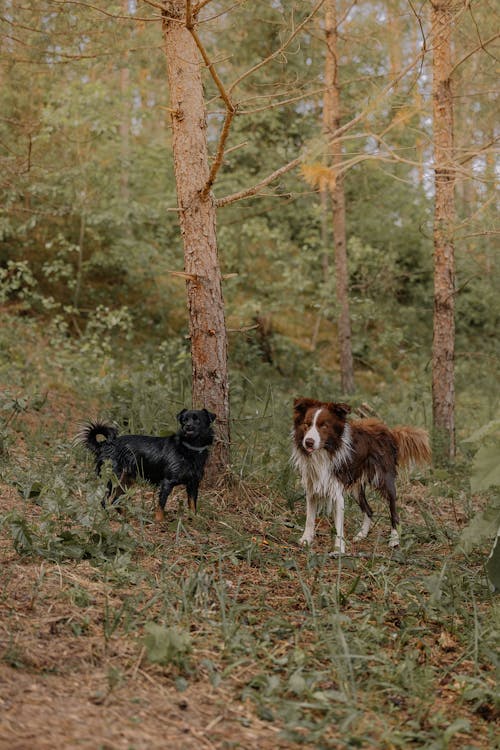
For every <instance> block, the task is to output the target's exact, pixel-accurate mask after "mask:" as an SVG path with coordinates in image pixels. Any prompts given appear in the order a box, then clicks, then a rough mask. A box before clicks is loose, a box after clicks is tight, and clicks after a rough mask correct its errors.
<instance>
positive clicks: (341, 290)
mask: <svg viewBox="0 0 500 750" xmlns="http://www.w3.org/2000/svg"><path fill="white" fill-rule="evenodd" d="M335 2H336V0H327V2H326V4H325V37H326V57H325V95H324V105H323V130H324V133H325V136H326V137H327V138H330V137H331V136H332V134H333V133H334V132H335V131H336V130H337V129H338V128H339V127H340V86H339V81H338V49H337V48H338V43H337V42H338V35H337V17H336V6H335ZM330 164H331V166H332V170H333V177H332V180H331V181H330V186H329V187H330V197H331V202H332V211H333V241H334V247H335V251H334V252H335V282H336V291H337V302H338V305H339V308H340V310H339V317H338V342H339V360H340V386H341V390H342V393H353V391H354V364H353V357H352V342H351V318H350V313H349V272H348V267H347V240H346V217H345V191H344V178H343V175H341V174H340V173H338V172H337V169H336V167H338V166H340V165H341V164H342V146H341V144H340V142H337V143H334V144H333V146H332V149H331V154H330Z"/></svg>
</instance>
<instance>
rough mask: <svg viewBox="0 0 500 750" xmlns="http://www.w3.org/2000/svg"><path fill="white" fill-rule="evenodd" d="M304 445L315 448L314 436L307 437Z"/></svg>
mask: <svg viewBox="0 0 500 750" xmlns="http://www.w3.org/2000/svg"><path fill="white" fill-rule="evenodd" d="M304 445H305V447H306V448H314V440H313V439H312V438H306V439H305V440H304Z"/></svg>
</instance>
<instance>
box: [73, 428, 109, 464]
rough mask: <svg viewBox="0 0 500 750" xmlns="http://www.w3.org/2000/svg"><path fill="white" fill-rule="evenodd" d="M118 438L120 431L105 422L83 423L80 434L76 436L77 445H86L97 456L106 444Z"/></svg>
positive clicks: (75, 442)
mask: <svg viewBox="0 0 500 750" xmlns="http://www.w3.org/2000/svg"><path fill="white" fill-rule="evenodd" d="M117 436H118V430H117V429H116V427H113V426H112V425H110V424H104V423H103V422H83V423H82V425H81V429H80V432H78V434H77V435H76V436H75V439H74V441H73V442H74V444H75V445H84V446H85V447H86V448H88V449H89V450H90V451H92V453H94V454H95V455H96V456H97V455H98V454H99V453H100V451H101V448H102V445H103V444H104V443H112V442H113V441H114V440H116V438H117Z"/></svg>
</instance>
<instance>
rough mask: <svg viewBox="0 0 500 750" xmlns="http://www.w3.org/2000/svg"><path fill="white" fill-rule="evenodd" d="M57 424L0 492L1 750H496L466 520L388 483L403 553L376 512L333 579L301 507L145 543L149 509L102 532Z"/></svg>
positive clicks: (237, 492) (213, 499) (87, 486)
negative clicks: (305, 544) (460, 542)
mask: <svg viewBox="0 0 500 750" xmlns="http://www.w3.org/2000/svg"><path fill="white" fill-rule="evenodd" d="M73 406H74V405H73V404H71V403H70V402H69V403H68V404H62V403H61V400H60V399H59V398H57V399H56V400H55V401H51V400H50V399H49V400H48V401H47V403H45V404H44V406H43V407H42V408H40V410H39V411H37V412H34V413H32V414H29V415H26V416H25V417H22V418H20V419H19V420H17V421H16V425H15V429H14V432H15V436H16V441H15V442H14V443H13V445H12V447H11V449H10V450H9V453H8V456H7V462H8V464H9V467H10V468H9V469H8V470H7V471H6V472H5V473H4V474H3V475H2V476H3V477H4V481H3V482H2V483H1V484H0V497H1V514H2V524H1V526H0V534H1V551H0V582H1V586H0V649H1V650H0V654H1V659H0V748H1V749H2V750H3V749H4V748H5V750H7V748H8V749H9V750H25V749H26V750H27V749H28V748H31V747H33V746H36V747H37V748H38V749H39V750H45V749H47V750H48V748H51V749H52V748H54V747H58V748H62V749H68V750H69V749H70V748H80V747H81V748H89V749H90V748H92V749H94V748H102V749H103V750H115V749H116V750H118V749H120V750H122V749H125V748H127V749H128V750H133V749H134V750H142V748H144V749H146V748H148V749H149V750H150V749H151V748H165V747H168V748H176V750H190V749H191V748H217V749H218V750H219V749H220V750H222V749H225V748H249V749H250V748H259V750H267V749H269V750H271V748H272V749H273V750H274V749H276V748H295V747H309V748H355V747H365V748H387V749H388V750H389V749H391V748H408V747H416V748H418V747H421V748H443V750H444V749H445V748H446V749H449V750H453V749H454V748H457V749H458V748H460V750H465V749H466V748H485V749H486V748H488V749H490V748H493V747H495V742H496V737H497V736H498V735H497V734H496V729H497V728H498V725H497V721H498V718H499V715H498V707H497V704H496V702H495V682H494V671H493V661H494V653H495V648H496V646H495V644H496V645H498V643H497V641H496V639H497V637H498V631H497V630H496V629H495V622H494V608H495V601H494V598H493V597H492V595H491V593H490V591H489V588H488V585H487V582H486V579H485V575H484V570H483V563H484V554H476V555H473V556H469V557H467V558H466V557H465V556H464V555H463V554H462V553H461V552H460V551H459V550H458V549H457V536H458V533H459V532H460V530H461V529H463V527H464V526H465V524H466V522H467V519H468V514H470V512H471V510H474V509H475V508H477V507H478V505H479V504H480V503H481V502H482V500H481V498H472V500H471V503H472V505H471V506H470V507H468V508H467V509H466V508H465V503H464V502H463V493H460V492H451V491H448V492H447V491H446V490H445V489H443V488H446V486H447V485H446V482H443V481H441V480H440V481H439V482H437V481H433V480H432V479H431V478H429V477H427V478H420V479H414V480H413V481H412V482H411V483H410V481H409V480H408V479H403V480H402V482H401V487H400V490H401V492H400V496H401V502H400V505H401V515H402V523H403V537H402V546H401V549H400V550H396V551H391V550H389V548H388V547H387V544H386V541H387V539H386V537H387V534H388V518H387V515H388V514H387V512H386V509H385V508H383V507H382V505H381V503H380V504H379V503H377V504H376V505H377V511H378V513H377V518H378V521H377V523H376V525H375V528H374V529H373V532H372V534H371V535H370V537H369V538H368V539H367V540H364V541H363V542H361V543H358V544H356V545H354V544H353V543H351V544H350V545H349V547H348V554H346V555H344V556H342V557H341V558H338V557H333V556H331V555H330V551H331V549H332V529H331V525H330V523H329V522H328V521H327V520H326V519H323V520H321V521H320V523H319V533H318V537H317V542H316V544H315V547H314V549H313V550H312V551H306V550H303V549H301V548H299V546H298V545H297V539H298V537H299V536H300V533H301V523H303V520H304V508H303V506H302V503H297V504H296V505H295V506H294V507H290V503H288V502H286V501H285V499H284V498H280V497H275V496H272V495H270V494H269V493H268V492H267V490H266V487H265V485H262V486H256V485H254V486H252V485H248V484H245V483H244V482H240V483H235V484H234V485H233V486H232V487H231V488H229V489H225V490H223V491H222V490H221V491H219V492H204V493H202V497H201V503H200V510H199V513H198V515H197V516H196V517H194V518H192V517H189V516H188V515H187V514H186V512H185V511H184V512H183V513H180V514H179V513H178V511H177V509H176V507H175V506H176V502H175V499H174V500H173V501H171V505H170V509H169V513H168V516H167V520H166V522H165V523H164V524H162V525H155V524H154V523H153V520H152V519H153V513H154V495H153V492H152V491H151V490H150V489H148V488H145V487H137V488H136V490H135V491H134V492H133V493H132V494H131V496H130V497H129V498H127V499H126V500H125V509H124V512H123V513H122V514H118V513H115V512H109V513H105V512H103V511H101V509H100V506H99V503H98V502H97V501H96V498H95V497H94V495H95V492H96V491H97V490H96V489H95V488H96V487H97V483H96V481H95V479H93V478H92V476H91V475H92V469H91V464H90V462H85V460H83V461H80V460H79V459H80V458H81V455H80V454H76V456H75V454H73V455H72V456H70V458H69V459H68V458H67V456H66V457H63V458H61V456H62V455H63V454H65V453H67V451H66V449H65V447H64V446H65V445H66V443H64V441H68V443H67V444H69V441H70V439H71V434H70V428H69V426H68V425H69V424H70V421H68V419H67V414H68V410H69V411H71V409H72V408H73ZM63 414H64V418H63ZM58 425H59V427H58ZM58 429H60V430H65V431H66V433H67V434H64V435H60V436H59V440H60V441H63V443H64V445H63V447H62V448H61V446H57V437H56V436H57V434H58ZM35 435H36V436H37V437H36V440H37V441H38V448H37V449H36V450H35V451H34V450H33V447H32V446H31V447H30V440H31V439H32V437H33V436H35ZM33 439H34V438H33ZM37 451H38V453H37ZM41 451H44V452H45V453H44V455H43V458H42V457H41V453H40V452H41ZM37 461H39V462H40V466H42V464H43V466H42V468H39V470H38V473H37V472H33V471H32V474H31V475H30V476H31V478H30V479H29V481H30V483H31V484H30V489H28V490H27V489H26V487H27V481H28V480H27V478H26V477H27V474H26V472H27V471H28V470H27V468H26V464H27V463H29V462H35V463H36V462H37ZM48 463H50V470H51V471H52V473H51V474H50V477H51V478H50V481H49V479H47V476H48V473H49V467H48V466H47V464H48ZM58 467H60V468H58ZM23 472H24V474H23ZM44 472H45V474H44ZM35 475H36V476H41V477H42V480H41V481H42V483H44V487H43V488H42V489H40V488H38V489H37V488H36V486H35V481H34V479H33V476H35ZM16 476H17V480H16ZM51 482H52V483H51ZM61 484H63V485H65V487H66V490H67V492H66V494H64V493H63V495H64V502H63V501H61V500H58V501H57V503H58V504H57V507H55V506H54V505H52V506H51V503H54V502H55V500H54V498H55V497H56V495H57V492H59V491H60V486H61ZM58 488H59V489H58ZM92 493H94V495H92ZM180 496H182V492H181V493H180ZM74 501H75V502H74ZM64 503H66V506H67V507H66V506H65V505H64ZM72 503H73V505H72ZM87 504H88V505H89V507H91V508H92V509H93V510H92V513H93V515H92V519H91V520H90V521H89V516H88V511H87ZM181 504H182V503H181ZM75 508H76V510H75ZM346 515H347V518H346V525H347V537H348V539H349V538H351V539H352V537H353V535H354V533H355V532H356V530H357V525H358V524H359V522H360V514H359V510H358V509H357V508H355V507H353V506H352V505H351V506H349V507H348V509H347V514H346ZM96 519H98V520H97V521H96ZM90 526H92V540H93V541H92V544H95V548H94V547H92V546H90V545H89V544H88V539H89V538H90V537H89V536H88V535H89V533H90V532H89V528H90ZM55 529H57V530H58V531H57V533H56V531H55ZM20 530H21V531H22V530H23V534H24V535H23V536H22V538H21V537H20V536H19V535H20ZM85 540H87V541H85ZM116 540H118V541H116ZM14 541H15V544H14ZM85 544H88V546H87V547H86V546H85ZM113 544H114V546H113ZM65 545H66V547H65ZM79 545H80V546H79ZM82 550H83V551H82ZM94 550H96V551H94Z"/></svg>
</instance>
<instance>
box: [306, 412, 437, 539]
mask: <svg viewBox="0 0 500 750" xmlns="http://www.w3.org/2000/svg"><path fill="white" fill-rule="evenodd" d="M349 412H350V407H349V406H348V405H347V404H343V403H335V402H322V401H317V400H316V399H309V398H301V399H296V400H295V402H294V442H295V456H296V459H295V460H296V463H297V465H299V464H300V465H301V466H302V467H303V468H304V469H305V470H306V472H307V466H308V463H309V460H310V456H311V454H312V453H313V452H314V451H316V450H318V449H324V450H325V451H326V452H327V453H328V454H329V455H330V458H331V471H332V474H333V475H334V476H335V477H336V479H338V480H339V481H340V483H341V485H342V486H343V487H344V488H346V489H349V488H352V489H353V491H354V494H355V495H356V499H357V501H358V503H359V505H360V507H361V510H362V511H363V512H364V513H365V514H366V515H367V516H368V517H369V518H371V516H372V510H371V508H370V506H369V504H368V501H367V500H366V496H365V485H366V484H370V485H372V486H373V487H374V488H375V489H376V490H377V491H378V492H379V493H380V494H381V495H382V496H383V497H384V498H385V499H386V500H387V502H388V504H389V508H390V513H391V525H392V528H393V529H396V527H397V524H398V522H399V518H398V514H397V510H396V475H397V469H398V467H400V466H401V467H402V466H408V465H409V464H411V463H416V464H425V463H428V462H429V461H430V459H431V451H430V446H429V436H428V434H427V432H426V431H425V430H423V429H421V428H418V427H410V426H406V425H403V426H398V427H394V428H392V429H391V428H389V427H388V426H387V425H386V424H384V422H382V421H381V420H379V419H374V418H366V419H358V420H348V419H347V415H348V413H349ZM314 420H315V422H314V427H313V426H312V425H313V421H314ZM312 435H314V436H315V438H314V439H315V440H316V441H317V440H318V439H319V445H318V444H316V443H315V445H314V447H313V446H312V443H313V439H312ZM308 443H309V445H308Z"/></svg>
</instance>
